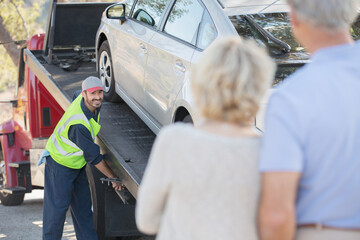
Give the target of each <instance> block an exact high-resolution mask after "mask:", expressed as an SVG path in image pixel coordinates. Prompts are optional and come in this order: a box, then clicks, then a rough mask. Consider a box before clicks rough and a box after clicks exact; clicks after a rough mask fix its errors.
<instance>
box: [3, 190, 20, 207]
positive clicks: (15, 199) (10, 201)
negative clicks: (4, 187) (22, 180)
mask: <svg viewBox="0 0 360 240" xmlns="http://www.w3.org/2000/svg"><path fill="white" fill-rule="evenodd" d="M24 197H25V193H17V194H10V193H2V192H0V200H1V203H2V205H4V206H18V205H21V204H22V203H23V202H24Z"/></svg>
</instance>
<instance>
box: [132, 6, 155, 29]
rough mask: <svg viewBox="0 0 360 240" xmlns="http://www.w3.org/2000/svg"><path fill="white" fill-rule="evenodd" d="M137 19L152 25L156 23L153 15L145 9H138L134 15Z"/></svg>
mask: <svg viewBox="0 0 360 240" xmlns="http://www.w3.org/2000/svg"><path fill="white" fill-rule="evenodd" d="M133 17H134V18H135V19H136V20H138V21H140V22H143V23H146V24H149V25H150V26H154V25H155V20H154V18H153V17H151V16H150V14H149V13H148V12H146V11H145V10H143V9H138V10H137V11H136V12H135V13H134V16H133Z"/></svg>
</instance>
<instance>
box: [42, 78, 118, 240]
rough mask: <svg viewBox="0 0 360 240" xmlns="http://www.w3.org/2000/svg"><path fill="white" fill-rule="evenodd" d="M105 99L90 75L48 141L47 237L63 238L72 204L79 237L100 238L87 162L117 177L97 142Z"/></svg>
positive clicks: (101, 89)
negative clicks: (67, 212)
mask: <svg viewBox="0 0 360 240" xmlns="http://www.w3.org/2000/svg"><path fill="white" fill-rule="evenodd" d="M102 101H103V86H102V83H101V81H100V79H99V78H97V77H88V78H86V79H85V80H84V81H83V83H82V91H81V94H79V96H77V97H76V98H75V99H74V100H73V102H72V103H71V105H70V106H69V108H68V109H67V110H66V112H65V113H64V115H63V116H62V118H61V119H60V121H59V123H58V124H57V126H56V128H55V130H54V132H53V134H52V135H51V137H50V138H49V140H48V142H47V145H46V150H47V151H45V154H43V156H44V157H46V164H45V189H44V190H45V193H44V212H43V239H46V240H47V239H51V240H54V239H59V240H60V239H61V237H62V233H63V228H64V222H65V217H66V211H67V210H68V208H69V206H70V211H71V216H72V219H73V223H74V228H75V232H76V238H77V239H78V240H81V239H86V240H92V239H98V237H97V234H96V231H95V229H94V227H93V216H92V210H91V196H90V189H89V183H88V180H87V175H86V171H85V167H86V164H93V165H95V166H96V168H97V169H99V170H100V171H101V172H102V173H103V174H104V175H106V176H107V177H109V178H116V176H115V174H114V173H113V172H112V170H111V169H110V168H109V167H108V165H107V164H106V162H105V161H104V160H103V156H102V155H101V154H100V148H99V146H98V145H97V144H95V142H94V139H95V137H96V135H97V134H98V132H99V130H100V127H101V126H100V124H99V119H100V108H101V104H102ZM112 186H113V187H114V188H115V189H117V190H120V189H121V188H122V185H121V184H119V183H114V182H113V183H112Z"/></svg>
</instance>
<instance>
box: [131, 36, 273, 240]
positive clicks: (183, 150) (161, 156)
mask: <svg viewBox="0 0 360 240" xmlns="http://www.w3.org/2000/svg"><path fill="white" fill-rule="evenodd" d="M273 74H274V64H273V63H272V61H271V59H270V58H269V57H268V56H267V54H266V53H265V51H264V50H262V49H260V48H259V47H258V46H256V45H255V44H254V43H253V42H249V41H245V40H242V39H240V38H239V37H228V38H224V39H222V40H218V41H217V42H215V43H214V44H213V45H212V46H211V47H209V49H208V50H206V51H205V53H204V55H203V57H202V58H201V60H200V61H199V63H198V64H197V66H196V67H195V68H194V70H193V74H192V91H193V95H194V100H195V106H196V108H197V111H198V112H199V113H200V115H201V116H202V118H203V120H204V121H203V123H201V124H199V125H198V126H196V127H193V126H192V125H187V124H175V125H172V126H169V127H165V128H164V129H163V130H162V131H161V132H160V134H159V135H158V137H157V139H156V142H155V144H154V147H153V150H152V153H151V156H150V159H149V163H148V166H147V169H146V171H145V174H144V178H143V180H142V183H141V186H140V189H139V193H138V202H137V209H136V221H137V225H138V228H139V229H140V231H142V232H144V233H146V234H157V238H156V239H159V240H169V239H174V240H176V239H178V240H191V239H196V240H201V239H204V240H211V239H214V240H215V239H216V240H219V239H237V240H238V239H246V240H253V239H257V232H256V224H255V222H256V209H257V203H258V195H259V183H260V175H259V173H258V152H259V147H260V136H259V133H258V132H257V131H256V130H255V128H254V127H253V124H252V121H253V119H254V117H255V114H256V112H257V110H258V107H259V101H260V99H261V98H262V97H263V95H264V93H265V91H266V89H267V88H269V86H270V82H271V79H272V78H273Z"/></svg>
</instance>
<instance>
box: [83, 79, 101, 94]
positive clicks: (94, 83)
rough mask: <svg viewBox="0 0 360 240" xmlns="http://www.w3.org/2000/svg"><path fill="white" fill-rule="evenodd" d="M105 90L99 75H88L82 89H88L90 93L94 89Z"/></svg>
mask: <svg viewBox="0 0 360 240" xmlns="http://www.w3.org/2000/svg"><path fill="white" fill-rule="evenodd" d="M100 89H101V90H104V87H103V85H102V83H101V80H100V79H99V78H97V77H93V76H90V77H87V78H86V79H85V80H84V81H83V82H82V90H83V91H84V90H86V91H88V92H90V93H92V92H93V91H96V90H100Z"/></svg>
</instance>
